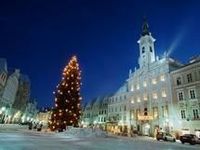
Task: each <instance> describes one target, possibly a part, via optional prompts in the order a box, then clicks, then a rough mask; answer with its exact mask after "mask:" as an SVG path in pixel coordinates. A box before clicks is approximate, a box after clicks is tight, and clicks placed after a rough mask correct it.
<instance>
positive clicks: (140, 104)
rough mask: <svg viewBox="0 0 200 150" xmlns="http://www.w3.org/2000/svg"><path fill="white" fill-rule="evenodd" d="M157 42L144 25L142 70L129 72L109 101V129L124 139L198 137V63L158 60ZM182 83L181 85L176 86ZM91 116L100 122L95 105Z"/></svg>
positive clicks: (199, 102)
mask: <svg viewBox="0 0 200 150" xmlns="http://www.w3.org/2000/svg"><path fill="white" fill-rule="evenodd" d="M155 41H156V40H155V39H154V38H153V36H152V34H151V33H150V31H149V26H148V23H147V22H146V21H145V22H144V23H143V26H142V33H141V36H140V38H139V40H138V41H137V43H138V44H139V59H138V64H139V68H135V70H134V71H133V72H132V71H130V72H129V77H128V79H127V80H126V81H125V82H124V84H123V85H122V86H121V87H120V88H119V90H118V91H117V92H116V93H115V94H113V95H112V96H109V98H107V99H108V102H107V117H106V121H105V122H106V129H107V131H110V132H113V133H117V134H118V133H122V134H124V135H130V133H132V132H135V133H138V134H142V135H148V136H154V135H155V134H156V132H157V131H159V130H162V131H165V132H171V133H174V134H177V135H180V134H183V133H184V132H185V130H186V131H187V132H191V133H195V134H199V131H200V120H199V117H200V100H199V99H200V98H199V97H200V93H199V91H200V69H199V60H198V61H196V60H195V61H194V60H193V62H192V63H191V62H190V63H188V64H186V65H183V64H181V63H180V62H178V61H176V60H174V59H172V58H170V57H169V56H167V55H164V56H163V57H162V58H159V57H158V56H156V51H155V47H154V43H155ZM177 80H178V81H177ZM179 80H180V81H179ZM189 81H190V82H189ZM179 82H181V85H177V83H179ZM188 82H189V83H188ZM180 93H182V94H180ZM179 98H181V100H180V99H179ZM93 107H94V108H96V109H94V108H93ZM91 112H93V114H95V115H92V117H94V116H95V117H96V118H98V116H99V115H98V113H97V112H98V104H97V103H95V101H91V102H90V103H89V104H88V105H86V107H85V110H84V113H85V114H87V115H86V116H88V115H89V114H90V113H91ZM90 115H91V114H90ZM90 115H89V116H90ZM90 117H91V116H90ZM178 120H179V125H177V121H178ZM85 121H86V122H88V121H89V120H87V119H86V120H85ZM93 121H94V119H93ZM90 123H94V122H92V121H90ZM96 123H98V121H97V122H96ZM185 125H186V126H185ZM198 136H200V135H198Z"/></svg>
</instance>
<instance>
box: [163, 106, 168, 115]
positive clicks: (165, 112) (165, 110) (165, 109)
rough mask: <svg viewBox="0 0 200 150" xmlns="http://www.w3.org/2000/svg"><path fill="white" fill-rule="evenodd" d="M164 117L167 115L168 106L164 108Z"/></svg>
mask: <svg viewBox="0 0 200 150" xmlns="http://www.w3.org/2000/svg"><path fill="white" fill-rule="evenodd" d="M164 117H168V106H165V108H164Z"/></svg>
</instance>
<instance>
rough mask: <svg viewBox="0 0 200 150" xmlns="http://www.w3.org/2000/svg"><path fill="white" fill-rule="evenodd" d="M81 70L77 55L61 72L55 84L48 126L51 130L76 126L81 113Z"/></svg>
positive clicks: (61, 129)
mask: <svg viewBox="0 0 200 150" xmlns="http://www.w3.org/2000/svg"><path fill="white" fill-rule="evenodd" d="M74 83H75V84H74ZM80 86H81V71H80V69H79V64H78V61H77V57H76V56H73V57H72V58H71V60H70V61H69V63H68V65H67V66H66V67H65V68H64V70H63V73H62V80H61V82H60V84H58V85H57V86H56V91H55V92H53V94H54V95H55V107H54V109H53V112H52V116H51V120H49V127H50V129H51V130H52V131H56V130H57V131H63V130H66V126H75V127H76V126H78V123H79V119H80V115H81V106H80V103H81V100H82V98H81V96H80Z"/></svg>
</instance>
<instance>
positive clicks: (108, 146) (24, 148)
mask: <svg viewBox="0 0 200 150" xmlns="http://www.w3.org/2000/svg"><path fill="white" fill-rule="evenodd" d="M77 130H78V133H77ZM80 130H82V131H80ZM199 148H200V145H190V144H181V143H180V141H176V142H165V141H157V140H155V139H153V138H150V137H145V136H144V137H143V136H135V137H124V136H123V137H121V136H114V135H110V134H108V135H107V134H106V133H104V132H101V131H98V130H96V131H91V130H90V129H71V130H69V133H67V132H66V133H52V132H51V133H49V132H37V131H29V130H28V129H25V127H20V126H18V125H15V126H13V127H12V126H7V127H4V128H3V129H2V126H1V128H0V150H123V149H124V150H199Z"/></svg>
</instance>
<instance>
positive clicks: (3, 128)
mask: <svg viewBox="0 0 200 150" xmlns="http://www.w3.org/2000/svg"><path fill="white" fill-rule="evenodd" d="M27 128H28V127H27V126H22V125H18V124H0V132H9V131H20V130H24V129H27Z"/></svg>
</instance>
